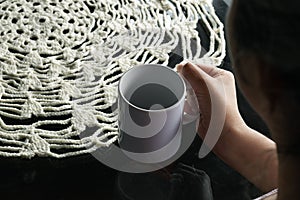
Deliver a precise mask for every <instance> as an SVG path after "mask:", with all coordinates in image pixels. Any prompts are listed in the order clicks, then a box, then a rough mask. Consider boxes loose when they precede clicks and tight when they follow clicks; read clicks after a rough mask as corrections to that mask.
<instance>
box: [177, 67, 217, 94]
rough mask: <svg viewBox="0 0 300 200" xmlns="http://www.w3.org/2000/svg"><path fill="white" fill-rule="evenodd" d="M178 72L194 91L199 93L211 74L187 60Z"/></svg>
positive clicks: (204, 87)
mask: <svg viewBox="0 0 300 200" xmlns="http://www.w3.org/2000/svg"><path fill="white" fill-rule="evenodd" d="M180 73H181V74H182V75H183V76H184V78H186V79H187V81H188V82H189V83H190V84H191V86H192V88H193V89H194V91H195V93H199V92H201V91H203V89H206V88H207V86H206V81H208V80H209V79H211V76H210V75H209V74H207V73H206V72H205V71H204V70H202V69H201V68H200V67H198V66H196V65H194V64H192V63H189V62H188V63H186V64H185V65H183V66H182V67H181V69H180Z"/></svg>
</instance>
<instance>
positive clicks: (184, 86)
mask: <svg viewBox="0 0 300 200" xmlns="http://www.w3.org/2000/svg"><path fill="white" fill-rule="evenodd" d="M146 66H148V67H149V66H152V67H163V68H164V69H167V70H169V71H171V72H172V73H174V74H176V76H178V77H179V79H180V81H181V83H182V85H183V95H182V96H181V97H180V99H178V100H177V102H176V103H174V104H173V105H171V106H169V107H167V108H163V109H159V110H150V109H145V108H141V107H138V106H136V105H134V104H133V103H131V102H130V101H129V100H128V99H127V98H126V97H125V96H124V94H123V92H121V87H120V85H121V82H122V79H123V77H124V76H125V75H126V74H127V73H130V72H131V71H132V70H138V69H140V68H141V67H146ZM118 93H119V95H120V96H121V97H122V99H123V100H124V101H125V102H126V103H127V104H128V105H129V106H132V107H134V108H135V109H137V110H140V111H144V112H161V111H167V110H171V109H173V108H175V107H177V106H178V105H180V104H181V103H182V101H183V102H184V99H185V96H186V85H185V82H184V80H183V78H182V77H181V76H180V75H179V74H178V73H177V72H176V71H175V70H173V69H172V68H170V67H168V66H166V65H160V64H141V65H135V66H134V67H132V68H131V69H129V70H128V71H126V72H125V73H124V74H123V75H122V77H121V78H120V80H119V83H118ZM118 98H120V97H118Z"/></svg>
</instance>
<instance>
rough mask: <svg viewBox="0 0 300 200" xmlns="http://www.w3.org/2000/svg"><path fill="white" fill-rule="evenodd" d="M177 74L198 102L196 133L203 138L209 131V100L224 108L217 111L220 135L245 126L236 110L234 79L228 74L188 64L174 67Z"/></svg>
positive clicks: (224, 71) (208, 67) (210, 107)
mask: <svg viewBox="0 0 300 200" xmlns="http://www.w3.org/2000/svg"><path fill="white" fill-rule="evenodd" d="M177 71H178V72H179V73H181V74H182V75H183V76H184V77H185V78H186V79H187V81H188V82H189V83H190V84H191V86H192V88H193V89H194V91H195V94H196V97H197V99H198V104H199V109H200V112H201V116H200V122H199V129H198V133H199V135H200V136H201V138H202V139H203V138H204V137H205V135H206V133H207V130H208V128H209V124H210V120H211V117H212V100H213V98H214V101H215V100H217V101H218V103H217V104H218V105H221V106H224V108H221V109H220V110H216V111H217V112H225V113H219V114H224V115H225V117H224V118H225V119H224V120H225V121H224V122H220V123H224V126H223V130H222V134H224V133H226V132H229V131H230V129H231V128H233V127H235V128H236V127H241V126H242V127H245V126H246V125H245V123H244V121H243V119H242V117H241V115H240V113H239V111H238V106H237V99H236V89H235V81H234V76H233V74H232V73H231V72H229V71H226V70H222V69H219V68H217V67H210V66H204V65H195V64H192V63H189V62H188V63H186V64H179V65H177Z"/></svg>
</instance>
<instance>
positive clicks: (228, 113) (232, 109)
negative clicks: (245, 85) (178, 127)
mask: <svg viewBox="0 0 300 200" xmlns="http://www.w3.org/2000/svg"><path fill="white" fill-rule="evenodd" d="M177 71H178V72H180V73H181V74H182V75H183V76H184V77H185V78H186V79H187V80H188V81H189V83H190V84H191V86H192V87H193V89H194V91H195V94H196V96H197V99H198V103H199V108H200V112H201V117H200V122H199V123H200V124H199V130H198V133H199V135H200V136H201V138H202V139H204V138H206V134H207V133H209V132H208V128H212V129H213V128H214V126H212V127H210V124H213V123H215V122H214V120H215V118H214V117H213V115H216V113H217V114H220V115H222V113H221V112H225V113H223V114H224V115H223V116H224V120H223V123H224V126H223V129H222V130H221V135H220V138H218V142H217V143H216V144H215V146H214V149H213V150H214V152H215V153H216V154H217V155H218V156H219V157H220V158H221V159H222V160H223V161H224V162H226V163H227V164H228V165H229V166H231V167H232V168H234V169H236V170H237V171H238V172H239V173H240V174H242V175H243V176H245V177H246V178H247V179H248V180H250V181H251V182H252V183H254V184H255V185H256V186H257V187H258V188H260V189H261V190H262V191H270V190H271V189H274V188H276V187H277V176H278V175H277V168H278V159H277V154H276V146H275V143H274V142H273V141H272V140H270V139H269V138H267V137H265V136H264V135H262V134H260V133H258V132H257V131H255V130H253V129H251V128H249V127H248V126H247V125H246V124H245V122H244V120H243V119H242V117H241V115H240V113H239V110H238V106H237V99H236V89H235V81H234V77H233V74H232V73H231V72H228V71H225V70H222V69H219V68H216V67H208V66H203V65H194V64H192V63H187V64H179V65H178V66H177ZM213 98H214V100H213ZM215 99H217V101H218V102H217V103H215V104H217V105H218V106H219V107H218V109H215V108H213V107H214V106H215V105H213V102H214V101H215ZM220 105H221V107H220ZM212 110H213V111H214V112H216V113H213V112H212ZM219 110H220V111H219ZM218 111H219V113H218ZM212 133H213V134H216V133H214V131H212ZM207 136H208V135H207ZM204 141H205V140H204Z"/></svg>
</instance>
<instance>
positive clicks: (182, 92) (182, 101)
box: [118, 64, 199, 163]
mask: <svg viewBox="0 0 300 200" xmlns="http://www.w3.org/2000/svg"><path fill="white" fill-rule="evenodd" d="M186 83H187V82H186V81H185V80H184V79H183V78H182V77H181V76H180V75H179V74H178V73H176V72H175V71H174V70H173V69H171V68H169V67H166V66H162V65H155V64H147V65H140V66H136V67H134V68H132V69H131V70H129V71H128V72H126V73H125V74H124V75H123V76H122V78H121V79H120V81H119V88H118V93H119V98H118V109H119V119H118V120H119V121H118V122H119V132H120V137H119V146H120V148H121V149H122V151H123V152H124V153H125V154H126V155H127V156H128V157H130V158H131V159H133V160H135V161H139V162H143V163H158V162H162V161H165V160H167V159H169V158H170V157H172V156H173V155H174V154H175V153H176V152H177V150H178V148H179V147H180V141H181V132H182V125H183V124H187V123H189V122H190V121H193V120H195V119H197V118H198V117H199V108H198V103H197V99H196V97H195V95H191V94H190V93H193V90H192V88H191V87H190V85H189V84H186Z"/></svg>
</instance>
